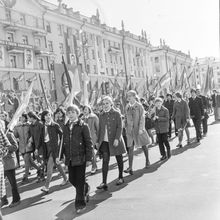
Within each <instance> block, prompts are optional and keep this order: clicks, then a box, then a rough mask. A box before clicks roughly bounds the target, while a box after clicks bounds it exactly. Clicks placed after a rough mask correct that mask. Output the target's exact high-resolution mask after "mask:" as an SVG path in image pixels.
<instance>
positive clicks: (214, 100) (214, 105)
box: [212, 94, 217, 108]
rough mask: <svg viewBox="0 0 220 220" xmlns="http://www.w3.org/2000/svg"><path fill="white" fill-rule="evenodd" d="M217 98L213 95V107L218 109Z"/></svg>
mask: <svg viewBox="0 0 220 220" xmlns="http://www.w3.org/2000/svg"><path fill="white" fill-rule="evenodd" d="M216 96H217V95H215V94H213V95H212V107H214V108H215V107H216Z"/></svg>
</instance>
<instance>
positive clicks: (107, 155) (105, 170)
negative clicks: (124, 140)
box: [99, 142, 124, 184]
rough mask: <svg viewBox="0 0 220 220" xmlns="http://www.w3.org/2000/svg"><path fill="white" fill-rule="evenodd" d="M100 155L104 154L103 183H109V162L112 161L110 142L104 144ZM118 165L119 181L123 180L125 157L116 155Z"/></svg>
mask: <svg viewBox="0 0 220 220" xmlns="http://www.w3.org/2000/svg"><path fill="white" fill-rule="evenodd" d="M99 150H100V153H101V154H102V159H103V160H102V178H103V183H104V184H106V183H107V176H108V170H109V161H110V152H109V144H108V142H102V144H101V147H100V149H99ZM115 158H116V161H117V164H118V170H119V177H118V178H119V179H122V178H123V169H124V167H123V166H124V164H123V157H122V155H116V156H115Z"/></svg>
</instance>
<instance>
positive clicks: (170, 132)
mask: <svg viewBox="0 0 220 220" xmlns="http://www.w3.org/2000/svg"><path fill="white" fill-rule="evenodd" d="M171 134H172V123H171V116H170V120H169V132H168V137H171Z"/></svg>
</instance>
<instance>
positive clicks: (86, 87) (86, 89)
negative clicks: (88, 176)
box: [83, 73, 89, 105]
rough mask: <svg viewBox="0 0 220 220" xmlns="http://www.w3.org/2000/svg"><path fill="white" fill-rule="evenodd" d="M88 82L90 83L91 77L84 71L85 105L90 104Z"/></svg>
mask: <svg viewBox="0 0 220 220" xmlns="http://www.w3.org/2000/svg"><path fill="white" fill-rule="evenodd" d="M88 83H89V77H88V75H87V73H83V104H84V105H88V104H89V94H88Z"/></svg>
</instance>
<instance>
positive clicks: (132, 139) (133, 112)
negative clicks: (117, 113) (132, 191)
mask: <svg viewBox="0 0 220 220" xmlns="http://www.w3.org/2000/svg"><path fill="white" fill-rule="evenodd" d="M127 99H128V101H129V103H128V105H127V106H126V109H125V129H126V134H127V145H128V148H129V153H128V160H129V167H128V169H127V170H125V173H129V174H131V175H132V174H133V157H134V146H137V147H142V149H143V151H144V154H145V158H146V164H145V167H146V168H148V167H149V165H150V162H149V157H148V147H147V146H148V145H149V144H150V140H149V136H148V134H147V131H146V130H145V112H144V108H143V106H142V104H141V103H139V102H138V101H137V93H136V92H135V91H133V90H130V91H128V93H127Z"/></svg>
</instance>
